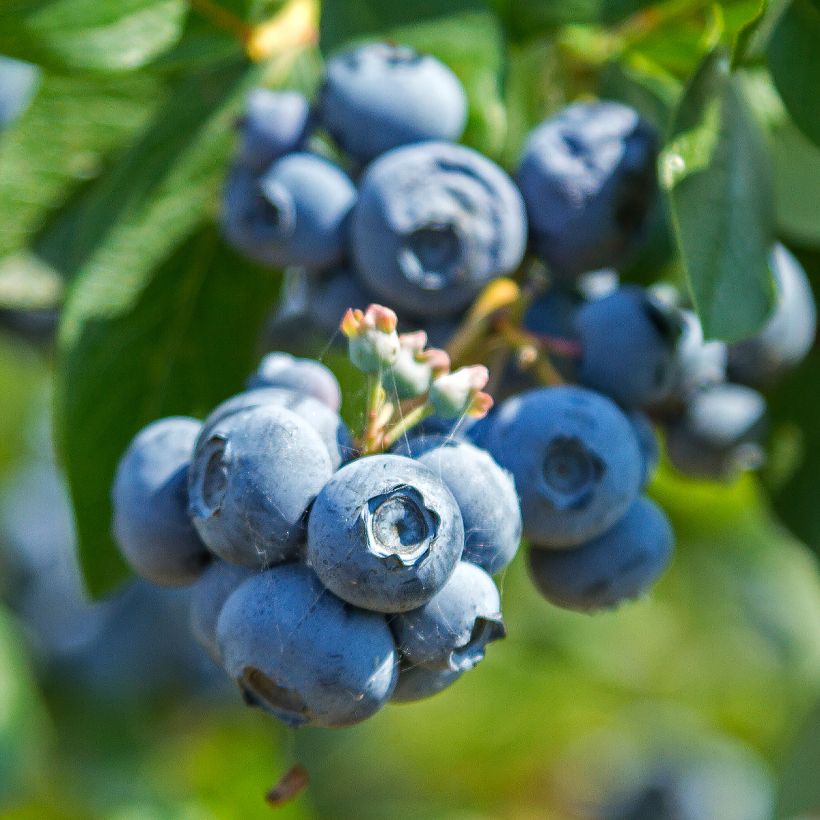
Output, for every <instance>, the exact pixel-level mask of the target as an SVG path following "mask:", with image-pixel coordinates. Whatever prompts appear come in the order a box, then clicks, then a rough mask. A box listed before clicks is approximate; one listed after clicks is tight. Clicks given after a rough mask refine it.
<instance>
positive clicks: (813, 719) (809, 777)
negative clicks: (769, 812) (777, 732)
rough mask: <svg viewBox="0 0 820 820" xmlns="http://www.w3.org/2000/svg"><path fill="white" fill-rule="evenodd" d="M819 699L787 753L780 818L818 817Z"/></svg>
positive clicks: (779, 797)
mask: <svg viewBox="0 0 820 820" xmlns="http://www.w3.org/2000/svg"><path fill="white" fill-rule="evenodd" d="M818 771H820V702H818V704H817V705H816V706H815V708H814V710H813V711H812V712H811V713H810V714H809V715H808V716H807V717H806V720H805V722H804V723H803V725H802V727H801V729H800V730H799V731H798V733H797V737H796V738H795V739H794V743H793V745H792V748H791V749H790V750H789V753H788V754H787V755H786V761H785V766H784V767H783V776H782V778H781V783H780V794H779V796H778V805H777V814H776V816H777V817H794V818H797V817H806V818H808V817H816V816H817V814H818V813H820V779H818V778H817V772H818Z"/></svg>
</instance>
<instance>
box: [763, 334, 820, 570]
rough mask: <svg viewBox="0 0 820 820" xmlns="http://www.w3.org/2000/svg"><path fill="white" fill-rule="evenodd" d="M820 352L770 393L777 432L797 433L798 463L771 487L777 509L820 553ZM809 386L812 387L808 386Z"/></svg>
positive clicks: (793, 530)
mask: <svg viewBox="0 0 820 820" xmlns="http://www.w3.org/2000/svg"><path fill="white" fill-rule="evenodd" d="M818 380H820V353H818V351H816V350H815V351H812V353H810V354H809V357H808V358H807V359H806V361H805V362H803V364H802V365H801V366H800V367H799V368H798V370H797V371H795V372H794V373H793V374H791V376H790V377H789V378H788V380H787V381H786V382H784V383H783V384H781V385H779V386H778V388H777V390H774V391H772V393H771V395H770V396H768V400H769V412H770V415H771V426H772V428H773V430H774V432H775V434H776V435H777V434H778V433H780V432H781V431H783V430H786V431H787V432H791V433H792V434H793V435H794V436H795V437H796V441H795V443H794V445H793V446H794V449H795V450H796V455H795V456H793V457H792V460H793V461H794V462H796V467H793V468H792V470H791V471H790V475H789V476H788V478H787V480H786V481H781V482H778V483H777V484H776V486H773V487H770V491H771V492H772V496H773V499H772V500H773V502H774V507H775V511H776V512H777V513H778V515H779V516H780V517H781V519H782V520H783V522H784V523H785V524H786V525H787V526H788V527H789V529H790V530H792V532H794V533H795V535H797V537H798V538H800V539H801V540H802V541H805V543H806V544H807V545H808V546H809V547H811V548H812V549H813V550H814V551H815V552H816V553H817V554H818V555H820V509H818V506H817V500H816V499H817V487H818V484H820V460H818V456H820V428H818V425H817V415H818V413H820V393H819V392H818V391H817V389H816V387H815V385H817V384H820V381H818ZM807 386H809V388H810V389H807Z"/></svg>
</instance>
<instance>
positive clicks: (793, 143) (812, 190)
mask: <svg viewBox="0 0 820 820" xmlns="http://www.w3.org/2000/svg"><path fill="white" fill-rule="evenodd" d="M772 158H773V161H774V170H775V176H774V180H775V204H776V209H777V227H778V230H779V231H781V232H782V233H784V234H785V235H786V236H788V237H790V238H792V239H794V240H795V241H797V242H798V243H802V244H806V245H810V246H813V247H815V248H820V219H818V218H817V199H818V192H820V147H818V146H817V145H815V144H814V143H812V142H810V141H809V140H808V139H806V137H805V136H803V134H802V133H801V132H800V131H798V129H797V128H796V127H795V126H794V125H793V124H792V122H791V121H788V120H787V121H786V122H785V123H783V124H782V125H781V126H780V127H779V128H777V130H776V131H775V132H774V134H773V141H772Z"/></svg>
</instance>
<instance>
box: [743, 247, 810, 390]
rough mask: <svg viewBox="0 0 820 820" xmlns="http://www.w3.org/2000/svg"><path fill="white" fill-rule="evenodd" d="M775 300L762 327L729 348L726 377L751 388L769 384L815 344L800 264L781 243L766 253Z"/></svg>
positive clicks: (793, 365) (805, 279)
mask: <svg viewBox="0 0 820 820" xmlns="http://www.w3.org/2000/svg"><path fill="white" fill-rule="evenodd" d="M769 266H770V267H771V270H772V273H773V274H774V280H775V285H776V288H777V302H776V305H775V309H774V312H773V313H772V315H771V317H770V318H769V320H768V322H767V323H766V325H765V326H764V327H763V329H762V330H761V331H760V332H759V333H758V334H757V335H756V336H753V337H752V338H751V339H747V340H746V341H743V342H738V343H737V344H733V345H731V346H730V347H729V376H730V378H731V379H732V380H733V381H738V382H741V383H742V384H747V385H749V386H750V387H759V388H763V387H769V386H771V385H772V384H773V383H774V382H776V381H777V380H778V379H779V378H780V377H781V376H783V375H784V373H785V372H786V371H788V370H789V369H790V368H792V367H795V366H796V365H798V364H799V363H800V362H801V361H802V359H803V357H804V356H805V355H806V354H807V353H808V352H809V350H810V349H811V346H812V345H813V344H814V336H815V332H816V330H817V310H816V307H815V303H814V296H813V294H812V290H811V285H810V284H809V280H808V278H807V276H806V272H805V271H804V270H803V268H802V267H801V265H800V263H799V262H798V261H797V259H795V258H794V256H793V255H792V254H791V253H790V252H789V251H788V250H787V249H786V248H785V247H783V245H780V244H777V245H775V246H774V248H773V249H772V252H771V255H770V256H769Z"/></svg>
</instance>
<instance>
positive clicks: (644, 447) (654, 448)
mask: <svg viewBox="0 0 820 820" xmlns="http://www.w3.org/2000/svg"><path fill="white" fill-rule="evenodd" d="M626 417H627V418H628V419H629V423H630V424H631V425H632V432H633V433H634V434H635V438H636V439H637V441H638V449H639V450H640V451H641V465H642V470H641V474H642V478H641V487H642V488H643V487H645V486H646V485H647V484H648V483H649V480H650V479H651V478H652V475H653V474H654V472H655V470H656V469H657V468H658V462H659V461H660V457H661V452H660V445H659V444H658V437H657V435H656V434H655V428H654V427H653V426H652V422H651V421H650V420H649V417H648V416H647V415H646V413H643V412H641V411H640V410H633V411H631V412H630V413H627V416H626Z"/></svg>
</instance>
